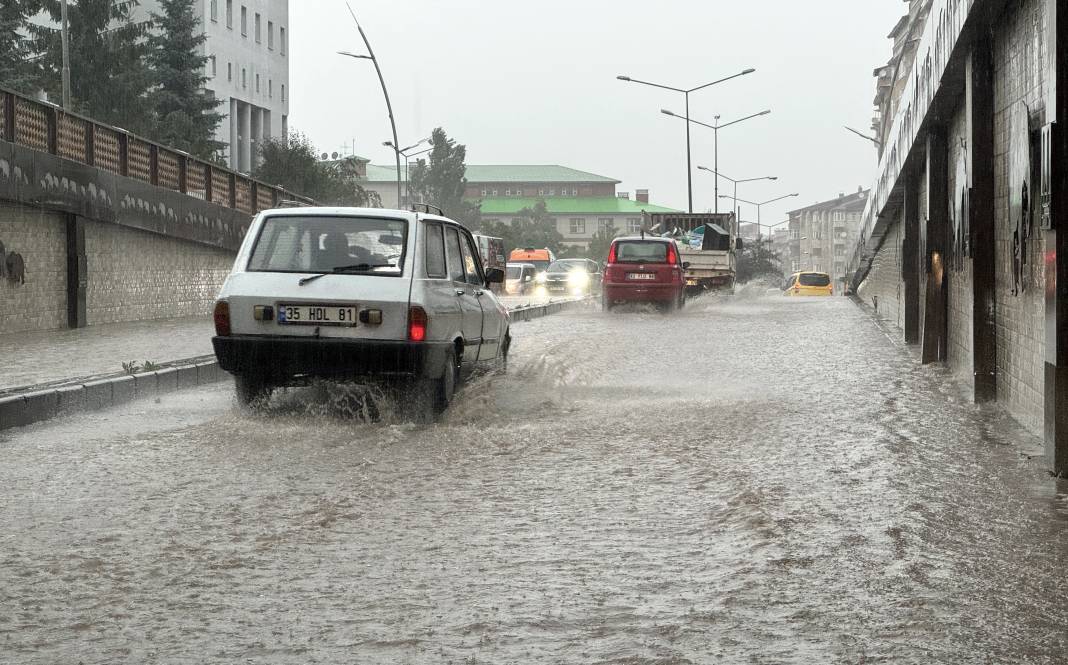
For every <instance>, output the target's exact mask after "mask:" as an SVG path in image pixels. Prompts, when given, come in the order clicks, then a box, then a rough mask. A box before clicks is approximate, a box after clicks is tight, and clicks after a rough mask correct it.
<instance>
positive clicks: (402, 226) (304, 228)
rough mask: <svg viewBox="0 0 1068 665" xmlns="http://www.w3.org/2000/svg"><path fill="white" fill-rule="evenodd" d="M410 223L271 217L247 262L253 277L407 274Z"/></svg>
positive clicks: (383, 220) (357, 219)
mask: <svg viewBox="0 0 1068 665" xmlns="http://www.w3.org/2000/svg"><path fill="white" fill-rule="evenodd" d="M407 235H408V223H407V222H406V221H404V220H399V219H385V218H379V217H341V216H339V217H325V216H322V217H321V216H306V217H305V216H289V215H286V216H279V217H270V218H268V219H267V220H265V221H264V223H263V225H262V226H261V227H260V234H259V236H258V237H257V238H256V244H255V245H254V246H253V249H252V257H251V258H250V259H249V262H248V270H249V271H250V272H299V273H304V272H312V273H331V272H345V273H347V274H354V273H362V274H370V275H382V276H398V275H400V274H401V273H402V272H403V266H404V252H405V248H406V247H407Z"/></svg>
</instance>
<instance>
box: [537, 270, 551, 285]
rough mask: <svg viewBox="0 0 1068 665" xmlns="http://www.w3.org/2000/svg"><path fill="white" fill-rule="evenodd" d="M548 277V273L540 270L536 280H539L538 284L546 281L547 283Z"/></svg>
mask: <svg viewBox="0 0 1068 665" xmlns="http://www.w3.org/2000/svg"><path fill="white" fill-rule="evenodd" d="M547 278H548V275H546V274H545V273H543V272H539V273H538V276H537V277H535V278H534V281H536V282H537V283H538V284H544V283H545V280H546V279H547Z"/></svg>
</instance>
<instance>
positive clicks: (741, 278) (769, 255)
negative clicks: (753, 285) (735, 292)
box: [737, 236, 782, 283]
mask: <svg viewBox="0 0 1068 665" xmlns="http://www.w3.org/2000/svg"><path fill="white" fill-rule="evenodd" d="M771 276H774V277H775V278H777V279H778V278H781V277H782V260H781V259H780V257H779V255H778V253H777V252H775V251H774V250H772V248H771V239H770V238H767V239H765V238H764V237H763V236H759V237H757V239H756V240H753V241H750V242H746V243H745V244H744V245H743V247H742V251H741V252H739V253H738V279H737V281H738V282H739V283H745V282H748V281H750V280H753V279H756V278H758V277H771Z"/></svg>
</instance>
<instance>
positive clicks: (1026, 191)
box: [1009, 103, 1034, 296]
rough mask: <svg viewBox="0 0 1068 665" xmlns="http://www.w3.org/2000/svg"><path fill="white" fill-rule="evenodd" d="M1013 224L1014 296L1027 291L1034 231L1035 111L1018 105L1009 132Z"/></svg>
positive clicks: (1011, 216)
mask: <svg viewBox="0 0 1068 665" xmlns="http://www.w3.org/2000/svg"><path fill="white" fill-rule="evenodd" d="M1009 132H1010V134H1009V221H1010V224H1011V225H1012V226H1011V228H1012V229H1013V232H1012V294H1013V295H1016V296H1018V295H1020V294H1021V293H1023V292H1024V291H1026V290H1027V284H1028V281H1029V279H1028V277H1029V272H1030V267H1029V266H1028V264H1027V254H1028V244H1029V242H1030V240H1031V235H1032V233H1033V232H1034V228H1033V223H1032V222H1033V217H1034V216H1033V215H1032V205H1031V198H1032V196H1031V112H1030V109H1028V108H1027V105H1026V104H1023V103H1020V104H1017V105H1016V108H1015V109H1014V111H1013V113H1012V120H1011V123H1010V129H1009Z"/></svg>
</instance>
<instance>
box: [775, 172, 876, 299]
mask: <svg viewBox="0 0 1068 665" xmlns="http://www.w3.org/2000/svg"><path fill="white" fill-rule="evenodd" d="M869 193H870V192H869V191H868V190H865V189H863V188H858V190H857V191H856V192H855V193H853V194H845V193H841V194H839V195H838V196H837V197H836V198H833V199H830V200H827V201H821V202H819V203H816V204H814V205H810V206H808V207H805V208H799V209H797V210H791V211H790V212H789V213H788V215H789V218H790V223H789V227H788V228H789V231H788V233H789V241H788V244H787V248H786V252H785V254H784V255H783V262H782V268H783V275H784V276H789V275H791V274H793V273H795V272H797V271H799V270H813V271H815V272H825V273H827V274H829V275H830V276H831V283H832V284H834V286H835V288H836V289H837V292H838V293H840V294H844V293H845V291H846V289H845V288H844V286H845V285H846V282H847V278H848V276H849V274H850V273H849V259H850V257H851V255H852V251H853V247H855V246H856V243H857V238H858V236H859V234H860V227H861V220H862V218H863V214H864V208H865V206H866V204H867V202H868V196H869Z"/></svg>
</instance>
